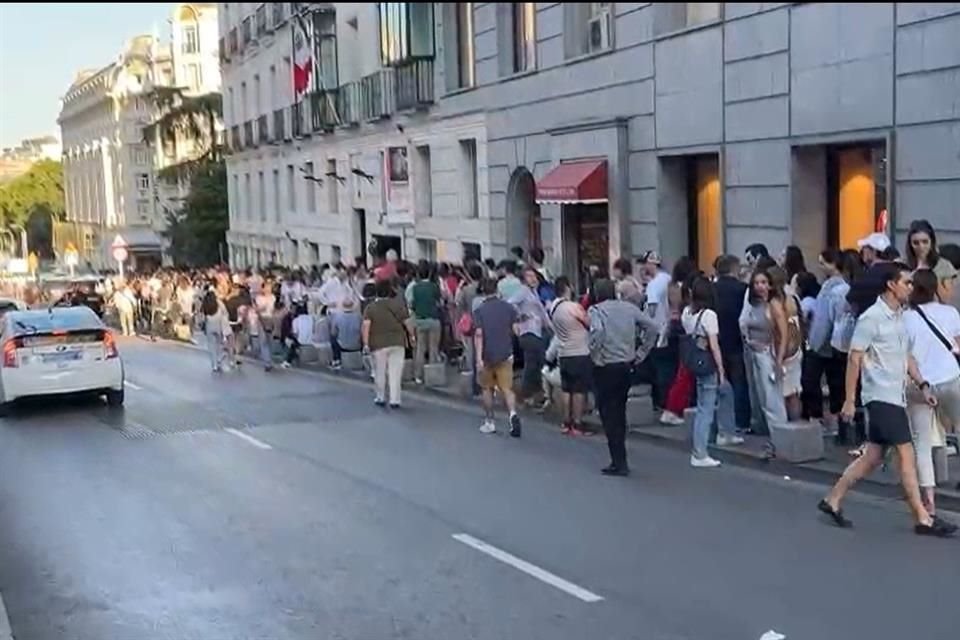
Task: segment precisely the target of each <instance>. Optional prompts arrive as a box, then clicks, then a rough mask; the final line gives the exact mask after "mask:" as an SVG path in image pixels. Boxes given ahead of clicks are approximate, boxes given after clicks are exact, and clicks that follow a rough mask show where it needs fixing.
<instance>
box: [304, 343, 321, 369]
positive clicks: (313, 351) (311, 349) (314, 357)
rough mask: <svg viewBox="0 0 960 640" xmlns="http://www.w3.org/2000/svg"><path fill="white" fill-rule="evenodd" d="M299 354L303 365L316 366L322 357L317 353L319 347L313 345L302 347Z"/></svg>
mask: <svg viewBox="0 0 960 640" xmlns="http://www.w3.org/2000/svg"><path fill="white" fill-rule="evenodd" d="M299 353H300V363H301V364H314V363H316V362H318V361H319V359H320V356H319V354H318V353H317V346H316V345H313V344H302V345H300V351H299Z"/></svg>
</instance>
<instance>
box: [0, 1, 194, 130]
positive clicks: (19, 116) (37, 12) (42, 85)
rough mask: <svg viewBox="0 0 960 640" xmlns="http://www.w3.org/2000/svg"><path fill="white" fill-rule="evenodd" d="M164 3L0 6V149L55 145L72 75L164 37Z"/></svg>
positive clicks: (169, 6) (167, 12) (167, 5)
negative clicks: (41, 140)
mask: <svg viewBox="0 0 960 640" xmlns="http://www.w3.org/2000/svg"><path fill="white" fill-rule="evenodd" d="M174 5H175V3H172V2H127V3H119V2H118V3H116V4H108V3H105V2H77V3H69V4H67V3H61V2H50V3H39V2H38V3H36V4H27V3H16V2H15V3H8V4H0V148H3V147H11V146H16V145H18V144H19V143H20V140H22V139H24V138H34V137H39V136H44V135H50V134H52V135H56V136H57V137H58V138H59V137H60V128H59V127H58V126H57V115H58V114H59V113H60V97H61V96H62V95H63V94H64V93H65V92H66V90H67V88H68V87H69V86H70V83H71V82H72V81H73V78H74V76H75V75H76V73H77V71H79V70H80V69H87V68H96V69H99V68H101V67H105V66H107V65H108V64H109V63H110V62H112V61H113V60H115V59H116V58H117V56H118V55H119V54H120V52H121V51H122V49H123V46H124V44H125V43H126V42H127V41H128V40H129V39H130V38H132V37H133V36H135V35H139V34H144V33H146V34H149V33H153V32H154V29H156V32H157V33H158V34H159V35H160V37H161V38H163V39H168V38H169V37H170V25H169V24H168V22H167V20H168V19H169V18H170V16H171V15H172V12H173V7H174Z"/></svg>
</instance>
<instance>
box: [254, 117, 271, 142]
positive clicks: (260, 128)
mask: <svg viewBox="0 0 960 640" xmlns="http://www.w3.org/2000/svg"><path fill="white" fill-rule="evenodd" d="M257 140H258V141H259V142H260V144H266V143H267V142H270V129H269V128H268V126H267V115H266V114H264V115H262V116H259V117H258V118H257Z"/></svg>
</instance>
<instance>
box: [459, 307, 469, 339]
mask: <svg viewBox="0 0 960 640" xmlns="http://www.w3.org/2000/svg"><path fill="white" fill-rule="evenodd" d="M457 332H458V333H459V334H460V335H462V336H471V335H473V315H472V314H469V313H464V314H463V315H461V316H460V319H459V320H457Z"/></svg>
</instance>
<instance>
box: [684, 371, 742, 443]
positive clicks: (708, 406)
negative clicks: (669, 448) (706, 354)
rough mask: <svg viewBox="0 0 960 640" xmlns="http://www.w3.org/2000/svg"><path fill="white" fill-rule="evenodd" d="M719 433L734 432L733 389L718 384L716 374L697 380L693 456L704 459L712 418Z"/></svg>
mask: <svg viewBox="0 0 960 640" xmlns="http://www.w3.org/2000/svg"><path fill="white" fill-rule="evenodd" d="M714 416H716V418H717V427H718V431H719V433H721V434H723V435H728V436H731V435H733V434H734V432H735V430H736V421H735V418H734V409H733V387H732V386H730V383H729V382H725V383H723V384H720V378H719V377H718V376H717V374H716V373H711V374H710V375H707V376H700V377H698V378H697V415H696V416H695V417H694V419H693V455H694V456H696V457H697V458H706V457H707V455H708V452H707V445H708V444H709V442H710V429H711V428H712V427H713V418H714Z"/></svg>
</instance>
